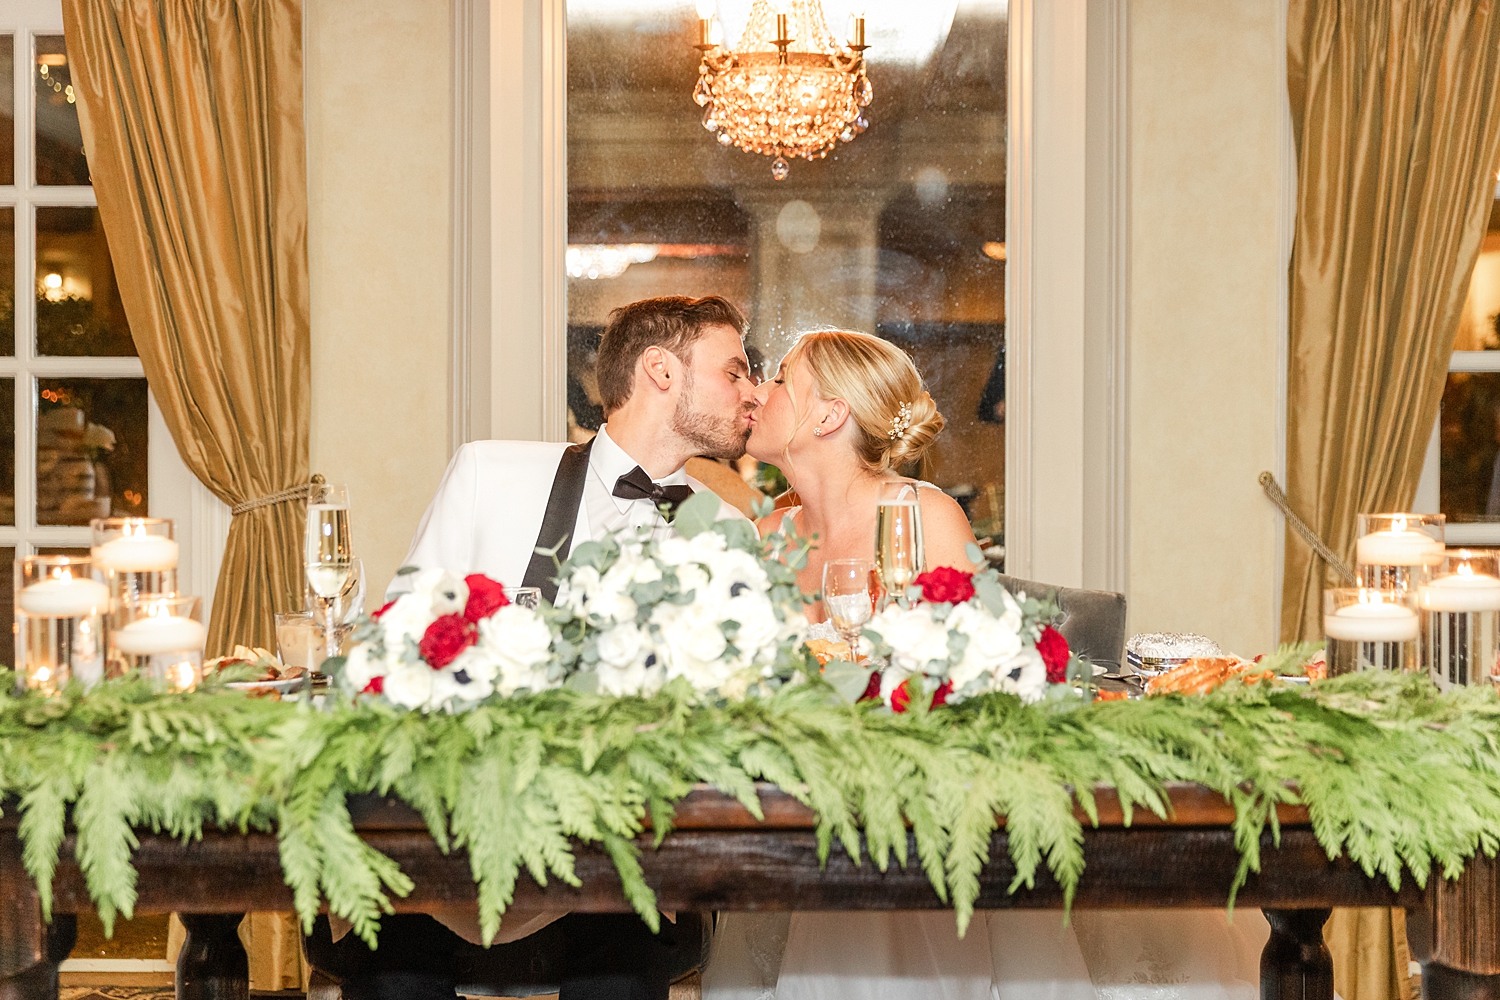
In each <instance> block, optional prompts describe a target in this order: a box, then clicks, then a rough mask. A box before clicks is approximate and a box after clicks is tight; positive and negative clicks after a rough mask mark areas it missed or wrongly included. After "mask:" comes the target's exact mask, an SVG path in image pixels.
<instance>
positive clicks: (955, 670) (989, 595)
mask: <svg viewBox="0 0 1500 1000" xmlns="http://www.w3.org/2000/svg"><path fill="white" fill-rule="evenodd" d="M975 561H976V562H978V561H979V560H977V559H976V560H975ZM1056 614H1057V608H1056V606H1055V605H1054V604H1052V603H1051V602H1050V601H1043V600H1037V599H1035V598H1028V597H1027V596H1026V595H1025V594H1022V595H1021V597H1020V599H1019V600H1018V599H1017V598H1015V597H1013V596H1012V595H1011V594H1010V592H1009V591H1007V590H1006V589H1005V588H1004V587H1003V586H1002V585H1001V583H1000V579H999V574H998V573H996V572H995V571H994V570H993V569H985V570H983V571H981V572H978V573H966V572H964V571H962V570H958V569H953V568H951V567H940V568H938V569H933V570H929V571H927V572H926V573H923V574H922V575H921V576H919V577H917V579H916V583H915V585H914V586H912V587H910V588H908V590H907V593H906V594H905V595H903V597H902V599H901V600H899V601H893V602H892V603H891V604H889V605H888V606H887V607H886V608H885V609H883V610H882V611H880V612H879V613H878V614H876V615H875V616H874V617H873V618H871V619H870V622H869V624H867V625H866V626H865V629H864V637H863V638H864V642H863V643H862V646H864V647H865V648H866V649H867V651H868V652H869V654H870V656H871V662H872V664H873V663H880V662H883V664H884V666H883V668H881V669H873V668H872V669H870V671H869V675H868V678H867V679H866V681H865V687H864V691H863V694H862V696H861V697H862V698H875V697H878V698H880V699H881V700H882V701H884V702H885V703H886V704H887V705H888V706H889V707H890V708H891V710H892V711H896V712H903V711H906V710H907V709H908V707H910V706H911V704H912V702H913V700H914V699H922V700H925V703H926V704H927V705H928V706H929V707H932V708H936V707H937V706H939V705H944V704H948V703H957V702H960V701H963V700H964V699H966V698H972V697H975V696H978V695H982V694H991V693H995V692H1003V693H1006V694H1013V695H1016V696H1018V697H1019V698H1020V699H1021V700H1022V701H1024V702H1027V703H1031V702H1037V701H1041V700H1042V699H1044V698H1047V697H1049V696H1050V697H1069V696H1071V695H1072V694H1073V692H1074V688H1075V685H1076V684H1077V683H1078V682H1079V681H1080V680H1081V679H1082V677H1083V675H1084V673H1085V669H1084V664H1083V662H1082V660H1081V659H1080V658H1078V657H1076V656H1074V655H1073V654H1072V652H1071V651H1070V650H1069V649H1068V642H1067V640H1066V639H1064V638H1063V637H1062V635H1061V633H1059V632H1058V631H1057V630H1056V629H1054V628H1053V627H1052V626H1051V624H1050V622H1052V620H1053V619H1054V618H1055V617H1056Z"/></svg>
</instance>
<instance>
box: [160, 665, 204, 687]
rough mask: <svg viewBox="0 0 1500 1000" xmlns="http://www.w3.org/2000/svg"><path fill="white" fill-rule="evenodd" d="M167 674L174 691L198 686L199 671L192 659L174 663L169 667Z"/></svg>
mask: <svg viewBox="0 0 1500 1000" xmlns="http://www.w3.org/2000/svg"><path fill="white" fill-rule="evenodd" d="M167 674H168V676H169V678H170V681H169V683H170V684H171V685H172V690H173V691H191V690H193V688H195V687H197V686H198V677H197V671H195V670H194V669H193V664H192V662H191V661H190V660H183V661H182V662H181V663H174V664H172V666H170V667H168V668H167Z"/></svg>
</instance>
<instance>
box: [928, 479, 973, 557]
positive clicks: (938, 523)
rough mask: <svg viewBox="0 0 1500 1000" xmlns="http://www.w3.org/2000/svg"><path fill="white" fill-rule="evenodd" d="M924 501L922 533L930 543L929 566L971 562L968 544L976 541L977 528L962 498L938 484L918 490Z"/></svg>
mask: <svg viewBox="0 0 1500 1000" xmlns="http://www.w3.org/2000/svg"><path fill="white" fill-rule="evenodd" d="M917 499H918V502H920V503H921V505H922V535H923V538H924V540H925V542H926V547H927V564H928V565H929V566H968V567H971V568H972V564H971V563H970V562H969V559H968V555H967V552H968V546H969V544H970V543H971V542H973V541H974V529H973V528H971V527H969V519H968V518H967V517H966V516H965V515H964V509H963V508H962V507H960V506H959V505H958V501H957V500H955V499H953V498H952V497H950V496H949V495H948V494H946V493H944V492H943V491H942V490H940V489H938V488H937V487H935V486H931V485H926V484H924V487H923V488H922V489H919V490H917Z"/></svg>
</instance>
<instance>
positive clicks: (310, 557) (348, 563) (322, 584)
mask: <svg viewBox="0 0 1500 1000" xmlns="http://www.w3.org/2000/svg"><path fill="white" fill-rule="evenodd" d="M303 562H304V564H305V565H306V567H307V585H308V587H310V588H311V589H312V592H313V596H314V598H315V600H316V601H317V605H318V610H319V611H321V612H322V615H321V617H322V619H323V646H324V655H325V656H329V657H332V656H337V655H338V653H339V629H338V625H339V622H338V617H337V615H335V613H334V604H335V603H336V602H337V601H338V599H339V595H340V594H342V593H343V591H344V587H345V586H346V585H347V584H348V583H349V577H350V575H351V574H352V573H353V572H354V547H353V544H352V542H351V541H350V538H349V490H348V488H347V487H345V486H341V485H339V484H337V483H313V484H312V487H311V489H310V490H309V492H308V495H307V535H306V547H305V549H304V552H303Z"/></svg>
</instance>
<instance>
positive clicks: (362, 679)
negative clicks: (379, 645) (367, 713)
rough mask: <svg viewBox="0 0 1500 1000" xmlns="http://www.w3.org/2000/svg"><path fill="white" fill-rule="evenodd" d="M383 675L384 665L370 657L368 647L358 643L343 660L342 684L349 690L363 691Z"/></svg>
mask: <svg viewBox="0 0 1500 1000" xmlns="http://www.w3.org/2000/svg"><path fill="white" fill-rule="evenodd" d="M384 674H385V664H384V663H383V662H381V661H380V660H377V659H375V657H374V656H372V655H371V653H370V647H369V646H368V645H366V644H365V643H360V644H359V645H358V646H355V647H354V648H353V649H351V650H349V656H348V658H347V659H346V660H344V683H345V685H347V686H348V687H349V688H350V690H353V691H355V692H359V691H363V690H364V689H365V688H366V687H367V686H368V685H369V683H370V681H372V680H374V679H375V678H376V677H380V676H383V675H384Z"/></svg>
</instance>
